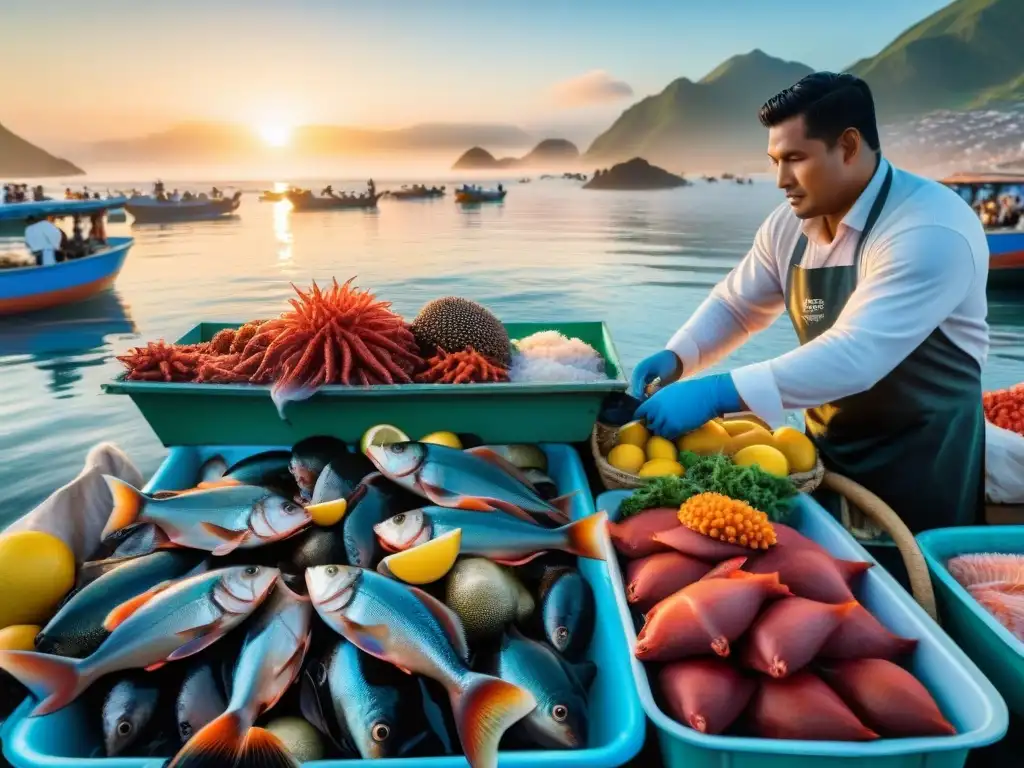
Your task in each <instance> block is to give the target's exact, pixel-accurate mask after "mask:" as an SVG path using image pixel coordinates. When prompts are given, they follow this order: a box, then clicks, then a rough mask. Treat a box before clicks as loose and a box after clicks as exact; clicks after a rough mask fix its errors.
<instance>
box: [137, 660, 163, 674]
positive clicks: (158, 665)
mask: <svg viewBox="0 0 1024 768" xmlns="http://www.w3.org/2000/svg"><path fill="white" fill-rule="evenodd" d="M166 666H167V662H166V661H155V662H153V663H152V664H150V665H149V666H148V667H143V670H145V671H146V672H156V671H157V670H158V669H160V668H161V667H166Z"/></svg>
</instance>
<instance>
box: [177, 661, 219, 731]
mask: <svg viewBox="0 0 1024 768" xmlns="http://www.w3.org/2000/svg"><path fill="white" fill-rule="evenodd" d="M219 666H220V665H219V664H216V663H214V662H211V661H210V660H209V659H204V658H200V659H199V660H198V661H196V662H195V663H193V664H192V666H191V667H190V668H189V670H188V672H186V673H185V677H184V679H183V680H182V682H181V688H180V689H179V691H178V697H177V699H176V700H175V703H174V714H175V719H176V721H177V723H178V737H179V738H180V739H181V743H182V744H185V743H186V742H187V741H188V740H189V739H191V738H192V737H193V736H194V735H195V734H196V733H198V732H199V730H200V729H201V728H204V727H205V726H206V725H208V724H209V723H211V722H212V721H213V720H215V719H216V718H218V717H220V716H221V715H222V714H224V710H225V709H227V697H226V696H225V693H224V686H223V683H222V681H221V675H220V671H219V669H217V667H219Z"/></svg>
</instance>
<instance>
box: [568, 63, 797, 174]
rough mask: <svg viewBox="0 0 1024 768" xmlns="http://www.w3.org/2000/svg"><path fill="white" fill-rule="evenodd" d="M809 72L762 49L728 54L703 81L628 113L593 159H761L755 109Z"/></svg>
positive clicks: (675, 86)
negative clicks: (744, 155)
mask: <svg viewBox="0 0 1024 768" xmlns="http://www.w3.org/2000/svg"><path fill="white" fill-rule="evenodd" d="M812 71H813V70H812V69H811V68H810V67H808V66H806V65H805V64H799V63H797V62H792V61H783V60H782V59H777V58H774V57H772V56H769V55H768V54H766V53H764V52H763V51H761V50H753V51H751V52H750V53H747V54H744V55H742V56H733V57H732V58H731V59H729V60H728V61H726V62H724V63H723V64H721V65H720V66H719V67H717V68H716V69H715V70H714V71H712V72H711V73H709V74H708V75H707V76H706V77H704V78H703V79H701V80H699V81H698V82H696V83H695V82H693V81H692V80H689V79H687V78H685V77H681V78H679V79H678V80H675V81H673V82H672V83H670V84H669V86H668V87H667V88H665V90H663V91H662V92H661V93H659V94H657V95H655V96H648V97H647V98H646V99H643V100H642V101H639V102H637V103H636V104H634V105H633V106H632V107H630V108H629V109H627V110H626V111H625V112H623V113H622V115H621V116H620V117H619V119H618V120H616V121H615V123H614V124H613V125H612V127H611V128H609V129H608V130H607V131H605V132H604V133H602V134H601V135H600V136H598V137H597V138H596V139H595V140H594V143H593V144H591V145H590V148H589V149H588V150H587V153H586V156H587V158H588V159H592V160H603V159H619V158H626V157H636V156H640V157H644V158H646V159H648V160H650V161H651V162H654V163H658V164H660V165H671V164H672V163H679V162H686V163H689V162H691V161H699V162H706V163H707V164H708V165H709V166H716V165H719V164H721V162H722V161H723V160H733V159H735V156H736V153H737V151H740V152H748V151H753V150H755V149H756V151H757V152H759V153H760V154H762V155H763V153H764V129H763V128H762V127H761V124H760V123H759V122H758V121H757V110H758V108H759V107H760V106H761V104H763V103H764V101H765V99H766V98H768V97H769V96H772V95H773V94H775V93H777V92H779V91H780V90H782V89H783V88H785V87H787V86H790V85H792V84H793V83H795V82H796V81H797V80H799V79H800V78H801V77H803V76H804V75H806V74H809V73H810V72H812Z"/></svg>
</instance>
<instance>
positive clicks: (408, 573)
mask: <svg viewBox="0 0 1024 768" xmlns="http://www.w3.org/2000/svg"><path fill="white" fill-rule="evenodd" d="M461 546H462V529H461V528H456V529H455V530H454V531H449V532H448V533H446V534H443V535H441V536H438V537H437V538H436V539H431V540H430V541H428V542H427V543H426V544H420V545H418V546H415V547H413V548H412V549H407V550H405V551H404V552H396V553H395V554H393V555H388V556H387V557H385V558H384V559H383V560H381V561H380V563H379V564H378V565H377V570H378V571H380V572H381V573H384V574H387V575H388V576H393V577H394V578H396V579H400V580H401V581H404V582H405V583H406V584H430V583H432V582H435V581H437V580H438V579H440V578H443V577H444V575H445V574H446V573H448V571H450V570H451V569H452V566H453V565H455V559H456V558H457V557H458V556H459V547H461Z"/></svg>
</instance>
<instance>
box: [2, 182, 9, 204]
mask: <svg viewBox="0 0 1024 768" xmlns="http://www.w3.org/2000/svg"><path fill="white" fill-rule="evenodd" d="M10 189H11V188H10V187H9V186H8V185H7V184H4V185H3V186H2V187H0V205H4V204H5V203H6V202H7V193H8V192H10Z"/></svg>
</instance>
